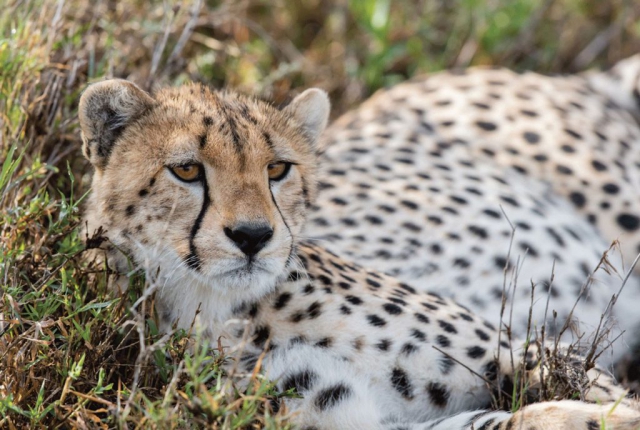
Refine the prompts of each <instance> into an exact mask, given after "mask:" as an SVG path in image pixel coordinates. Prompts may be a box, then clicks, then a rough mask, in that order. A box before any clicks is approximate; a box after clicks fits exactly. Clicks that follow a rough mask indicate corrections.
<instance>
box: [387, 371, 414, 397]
mask: <svg viewBox="0 0 640 430" xmlns="http://www.w3.org/2000/svg"><path fill="white" fill-rule="evenodd" d="M391 385H392V386H393V388H395V389H396V390H397V391H398V392H399V393H400V395H402V397H404V398H405V399H407V400H411V399H413V387H412V386H411V382H410V381H409V376H408V375H407V372H405V371H404V370H403V369H401V368H399V367H396V368H394V369H393V370H392V371H391Z"/></svg>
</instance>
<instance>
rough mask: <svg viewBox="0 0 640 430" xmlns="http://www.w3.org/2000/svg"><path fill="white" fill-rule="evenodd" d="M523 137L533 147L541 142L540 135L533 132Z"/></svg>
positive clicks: (526, 133) (527, 132) (528, 132)
mask: <svg viewBox="0 0 640 430" xmlns="http://www.w3.org/2000/svg"><path fill="white" fill-rule="evenodd" d="M522 136H523V137H524V140H526V141H527V142H528V143H530V144H532V145H535V144H536V143H538V142H540V135H539V134H538V133H534V132H533V131H526V132H525V133H524V134H523V135H522Z"/></svg>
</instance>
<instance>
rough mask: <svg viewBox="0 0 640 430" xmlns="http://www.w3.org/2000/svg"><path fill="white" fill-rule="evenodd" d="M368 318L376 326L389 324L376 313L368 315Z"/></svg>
mask: <svg viewBox="0 0 640 430" xmlns="http://www.w3.org/2000/svg"><path fill="white" fill-rule="evenodd" d="M367 320H368V321H369V324H371V325H372V326H374V327H383V326H385V325H386V324H387V322H386V321H385V320H383V319H382V318H380V317H379V316H378V315H375V314H370V315H367Z"/></svg>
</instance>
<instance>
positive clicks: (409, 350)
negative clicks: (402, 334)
mask: <svg viewBox="0 0 640 430" xmlns="http://www.w3.org/2000/svg"><path fill="white" fill-rule="evenodd" d="M418 349H419V348H418V347H417V346H415V345H414V344H412V343H411V342H407V343H405V344H404V345H402V353H403V354H405V355H411V354H413V353H414V352H416V351H418Z"/></svg>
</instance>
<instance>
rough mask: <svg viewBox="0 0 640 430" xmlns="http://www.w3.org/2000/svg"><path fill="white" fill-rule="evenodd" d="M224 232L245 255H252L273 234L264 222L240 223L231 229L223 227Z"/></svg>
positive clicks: (262, 246) (263, 245) (258, 250)
mask: <svg viewBox="0 0 640 430" xmlns="http://www.w3.org/2000/svg"><path fill="white" fill-rule="evenodd" d="M224 234H226V235H227V237H228V238H229V239H231V240H233V242H234V243H235V244H236V246H237V247H238V248H240V251H242V252H244V254H245V255H246V256H247V257H253V256H254V255H256V254H257V253H258V252H260V250H261V249H262V248H264V247H265V245H266V244H267V242H269V240H270V239H271V237H272V236H273V229H272V228H271V227H270V226H269V225H266V224H260V225H255V224H240V225H238V226H236V227H234V228H233V230H232V229H230V228H229V227H225V228H224Z"/></svg>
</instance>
